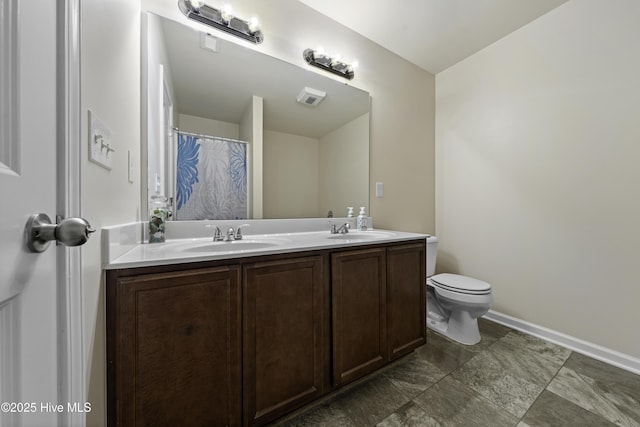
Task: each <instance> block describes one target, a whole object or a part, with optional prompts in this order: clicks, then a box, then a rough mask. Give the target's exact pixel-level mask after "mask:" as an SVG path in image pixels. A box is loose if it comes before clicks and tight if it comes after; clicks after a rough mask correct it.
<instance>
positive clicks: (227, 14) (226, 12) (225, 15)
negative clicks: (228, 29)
mask: <svg viewBox="0 0 640 427" xmlns="http://www.w3.org/2000/svg"><path fill="white" fill-rule="evenodd" d="M220 16H222V19H223V20H224V21H225V22H229V21H231V20H232V19H233V8H232V7H231V5H230V4H229V3H224V4H223V5H222V11H221V12H220Z"/></svg>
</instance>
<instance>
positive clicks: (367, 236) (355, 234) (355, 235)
mask: <svg viewBox="0 0 640 427" xmlns="http://www.w3.org/2000/svg"><path fill="white" fill-rule="evenodd" d="M393 235H394V233H390V232H387V231H373V230H367V231H351V232H349V233H345V234H331V235H329V236H327V239H342V240H372V239H384V238H386V237H392V236H393Z"/></svg>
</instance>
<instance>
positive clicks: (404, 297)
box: [387, 243, 427, 360]
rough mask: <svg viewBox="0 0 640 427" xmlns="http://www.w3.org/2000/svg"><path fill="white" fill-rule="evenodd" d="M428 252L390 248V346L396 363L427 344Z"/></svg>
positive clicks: (411, 247)
mask: <svg viewBox="0 0 640 427" xmlns="http://www.w3.org/2000/svg"><path fill="white" fill-rule="evenodd" d="M425 259H426V248H425V246H424V245H423V244H420V243H415V244H409V245H397V246H390V247H388V248H387V342H388V346H389V352H388V355H389V360H395V359H397V358H399V357H401V356H404V355H405V354H407V353H410V352H411V351H413V350H414V349H415V348H417V347H419V346H421V345H422V344H424V343H425V342H426V302H425V301H426V300H425V297H426V289H425V286H426V277H427V276H426V270H425V262H424V260H425Z"/></svg>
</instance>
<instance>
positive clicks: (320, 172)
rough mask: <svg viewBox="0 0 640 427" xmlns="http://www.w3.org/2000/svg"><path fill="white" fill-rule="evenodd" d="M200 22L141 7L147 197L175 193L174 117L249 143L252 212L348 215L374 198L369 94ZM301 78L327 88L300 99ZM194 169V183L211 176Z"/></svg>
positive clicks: (185, 125)
mask: <svg viewBox="0 0 640 427" xmlns="http://www.w3.org/2000/svg"><path fill="white" fill-rule="evenodd" d="M204 30H205V28H204V27H203V32H200V31H196V30H194V29H193V28H191V27H189V26H187V25H184V24H182V23H178V22H175V21H172V20H169V19H167V18H164V17H161V16H158V15H155V14H152V13H145V14H143V25H142V31H143V37H142V40H143V49H142V61H141V62H142V82H143V84H142V91H143V96H142V100H143V111H142V117H143V121H144V123H143V126H142V128H143V138H142V139H143V145H144V146H143V150H142V151H141V152H142V153H145V152H146V156H147V172H148V173H147V177H146V182H143V186H144V187H143V194H145V195H147V200H148V198H149V197H150V196H152V195H154V194H157V193H160V194H163V195H166V196H168V197H173V198H174V200H175V196H176V166H175V164H176V156H177V154H176V146H177V145H176V144H177V143H176V139H177V138H176V135H175V134H176V132H175V131H174V130H172V127H177V128H178V129H179V130H180V132H188V133H192V134H197V135H203V136H210V137H218V138H228V139H232V140H242V141H246V142H247V143H248V144H247V145H246V153H247V158H246V165H247V171H246V179H247V184H248V188H247V208H246V209H247V215H246V217H247V218H302V217H326V216H327V214H328V212H329V211H333V213H334V214H335V216H346V208H347V206H355V207H358V206H367V207H368V205H369V203H368V202H369V117H370V115H369V105H370V101H369V94H368V93H367V92H365V91H362V90H360V89H357V88H354V87H352V86H349V85H346V84H344V83H342V82H339V81H337V80H335V79H332V78H329V77H326V76H323V75H320V74H318V73H317V72H314V71H311V70H306V69H304V68H300V67H298V66H296V65H293V64H291V63H288V62H284V61H281V60H279V59H276V58H273V57H271V56H268V55H265V54H262V53H260V52H257V51H255V50H252V49H249V48H247V47H244V46H241V45H239V44H236V43H233V42H231V41H227V40H224V39H222V38H216V37H215V35H213V36H212V35H208V34H207V33H206V32H204ZM305 87H307V88H311V89H314V90H316V91H321V92H324V93H326V97H325V98H324V99H323V100H322V101H321V102H320V103H319V104H318V105H317V106H309V105H306V104H305V103H301V102H299V101H298V100H297V98H298V96H299V94H300V93H301V91H302V90H303V89H304V88H305ZM145 148H146V150H145ZM198 178H199V179H198V182H195V183H194V184H193V185H194V186H204V185H206V184H207V182H205V180H204V179H202V178H203V176H199V177H198ZM143 181H145V180H144V179H143ZM194 188H195V187H194ZM212 192H213V191H209V190H206V191H205V193H209V194H210V193H212ZM143 204H144V203H143ZM174 210H175V206H174ZM177 219H180V216H179V215H178V218H177ZM197 219H230V218H223V217H215V215H214V214H211V213H205V214H202V215H201V217H198V218H197Z"/></svg>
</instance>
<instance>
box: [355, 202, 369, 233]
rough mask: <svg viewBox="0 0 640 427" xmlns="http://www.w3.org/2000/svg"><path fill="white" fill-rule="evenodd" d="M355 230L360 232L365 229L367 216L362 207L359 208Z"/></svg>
mask: <svg viewBox="0 0 640 427" xmlns="http://www.w3.org/2000/svg"><path fill="white" fill-rule="evenodd" d="M357 228H358V230H360V231H363V230H366V229H367V214H366V212H365V211H364V206H361V207H360V213H359V214H358V219H357Z"/></svg>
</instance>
